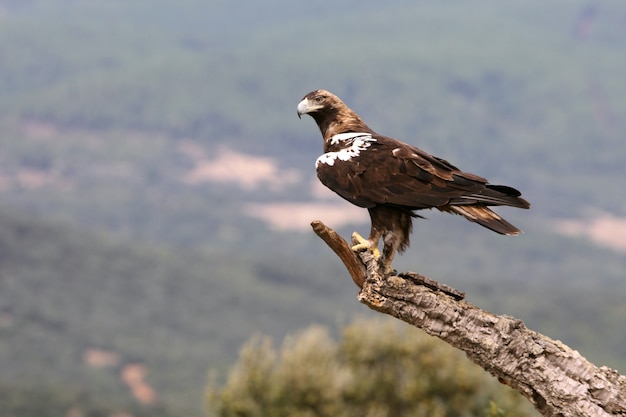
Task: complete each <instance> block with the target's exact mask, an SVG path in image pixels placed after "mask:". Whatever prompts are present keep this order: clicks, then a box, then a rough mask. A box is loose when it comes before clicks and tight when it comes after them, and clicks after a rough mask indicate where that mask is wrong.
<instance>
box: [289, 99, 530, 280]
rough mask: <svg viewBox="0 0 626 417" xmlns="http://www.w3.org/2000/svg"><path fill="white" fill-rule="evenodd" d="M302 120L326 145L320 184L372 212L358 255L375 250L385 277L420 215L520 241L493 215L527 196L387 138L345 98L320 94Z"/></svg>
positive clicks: (302, 109)
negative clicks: (451, 218)
mask: <svg viewBox="0 0 626 417" xmlns="http://www.w3.org/2000/svg"><path fill="white" fill-rule="evenodd" d="M297 110H298V117H301V116H302V115H303V114H308V115H310V116H311V117H313V119H314V120H315V122H316V123H317V126H318V127H319V129H320V131H321V132H322V137H323V138H324V154H322V156H320V157H319V158H318V159H317V161H316V163H315V165H316V168H317V176H318V178H319V179H320V181H321V182H322V183H323V184H324V185H325V186H327V187H328V188H330V189H331V190H333V191H334V192H336V193H337V194H339V195H340V196H341V197H343V198H344V199H346V200H348V201H349V202H351V203H352V204H355V205H357V206H359V207H364V208H367V209H368V211H369V214H370V218H371V222H372V227H371V231H370V235H369V238H368V239H367V240H365V239H363V238H360V236H358V235H357V237H359V240H360V242H361V243H360V244H358V245H355V246H354V247H353V249H354V250H362V249H366V248H367V249H370V250H372V251H373V252H374V253H375V254H376V255H377V256H379V252H378V242H379V240H380V238H381V237H382V239H383V252H382V258H381V259H380V262H381V265H382V267H383V271H384V272H385V273H389V272H391V271H393V268H392V267H391V262H392V261H393V257H394V255H395V253H396V252H400V253H402V252H403V251H404V250H406V248H407V247H408V246H409V234H410V233H411V230H412V218H413V217H420V216H419V215H417V214H415V211H417V210H423V209H430V208H437V209H439V210H441V211H445V212H448V213H454V214H460V215H461V216H463V217H465V218H466V219H468V220H469V221H472V222H475V223H478V224H480V225H481V226H484V227H486V228H488V229H491V230H493V231H494V232H497V233H500V234H503V235H517V234H519V233H520V230H519V229H518V228H516V227H515V226H513V225H512V224H510V223H509V222H507V221H506V220H504V219H503V218H502V217H500V216H499V215H497V214H496V213H495V212H493V211H491V210H490V209H489V206H512V207H519V208H524V209H527V208H529V207H530V204H529V203H528V202H527V201H526V200H524V199H523V198H521V197H520V195H521V193H520V192H519V191H517V190H516V189H514V188H511V187H507V186H504V185H492V184H489V183H488V182H487V180H486V179H484V178H481V177H479V176H477V175H474V174H470V173H467V172H463V171H461V170H459V169H458V168H456V167H455V166H454V165H452V164H450V163H449V162H448V161H445V160H443V159H441V158H437V157H436V156H432V155H430V154H428V153H426V152H424V151H423V150H421V149H418V148H416V147H414V146H411V145H408V144H406V143H403V142H400V141H398V140H396V139H393V138H390V137H387V136H383V135H380V134H378V133H376V132H374V131H373V130H372V129H370V128H369V127H368V126H367V125H366V124H365V122H363V120H361V118H360V117H359V116H358V115H357V114H356V113H355V112H354V111H352V110H351V109H350V108H348V106H346V105H345V104H344V103H343V102H342V101H341V99H339V97H337V96H335V95H334V94H332V93H330V92H328V91H325V90H316V91H313V92H311V93H309V94H307V95H306V96H304V98H303V99H302V101H301V102H300V103H299V104H298V109H297Z"/></svg>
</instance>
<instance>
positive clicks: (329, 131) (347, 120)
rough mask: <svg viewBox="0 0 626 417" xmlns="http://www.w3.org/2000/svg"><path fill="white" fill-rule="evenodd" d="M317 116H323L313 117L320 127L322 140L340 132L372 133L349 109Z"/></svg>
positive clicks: (326, 139)
mask: <svg viewBox="0 0 626 417" xmlns="http://www.w3.org/2000/svg"><path fill="white" fill-rule="evenodd" d="M346 110H347V111H346ZM319 116H323V117H314V118H315V121H316V122H317V126H318V127H319V128H320V132H321V133H322V137H323V138H324V142H328V141H329V140H330V138H332V137H333V136H335V135H338V134H340V133H348V132H363V133H374V131H373V130H372V129H370V128H369V127H368V126H367V125H366V124H365V122H364V121H363V120H361V118H360V117H359V116H358V115H357V114H356V113H354V112H353V111H350V110H349V109H345V110H338V111H336V112H333V113H330V114H328V113H327V114H325V115H319Z"/></svg>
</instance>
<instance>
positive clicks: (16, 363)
mask: <svg viewBox="0 0 626 417" xmlns="http://www.w3.org/2000/svg"><path fill="white" fill-rule="evenodd" d="M276 255H277V256H278V253H277V254H276ZM277 261H279V262H277ZM307 262H308V261H307V260H297V259H294V258H291V259H289V260H288V263H287V264H281V263H280V260H279V259H260V258H255V257H254V256H253V255H251V256H246V255H238V254H224V253H221V254H220V253H213V254H211V253H196V254H193V253H189V252H187V253H185V252H182V251H171V250H166V249H164V248H147V247H144V248H141V247H136V246H133V245H131V244H130V243H128V242H120V241H114V240H111V239H107V238H103V237H102V236H98V235H93V234H89V233H84V232H80V231H77V230H75V229H74V228H72V227H68V226H63V225H58V224H51V223H47V222H43V221H40V220H35V219H33V218H31V217H28V216H23V215H20V214H16V213H15V212H12V211H8V210H6V209H3V210H0V294H2V297H0V334H2V335H3V337H1V338H0V367H2V370H3V371H2V379H3V381H4V382H5V383H6V382H7V381H12V383H14V384H15V385H16V386H19V385H23V384H26V383H33V382H36V384H37V385H54V384H57V385H58V384H61V385H63V386H65V387H66V389H70V388H73V389H75V390H87V391H89V392H97V393H98V395H97V396H98V398H100V399H103V400H111V401H112V402H113V403H115V402H116V401H118V402H119V400H120V398H126V399H127V401H131V399H132V396H131V394H132V391H131V388H132V386H130V387H129V384H130V383H128V382H124V380H122V377H121V376H122V375H126V374H127V373H129V372H135V374H137V375H139V376H140V378H139V380H140V381H141V380H143V382H141V384H143V389H144V391H145V388H148V389H149V390H153V391H154V393H153V394H145V393H144V395H147V396H144V397H140V398H138V400H140V401H143V402H145V403H148V404H151V403H154V404H156V405H159V404H166V405H169V406H174V409H176V407H179V408H182V409H185V407H188V409H191V410H196V411H197V410H199V408H200V404H201V392H202V387H203V385H204V383H205V379H206V373H207V371H208V369H209V368H216V369H225V367H226V366H227V365H228V363H229V361H230V360H234V358H235V356H236V352H237V350H238V347H239V346H240V344H241V343H243V341H244V340H246V339H247V338H248V337H249V336H250V335H251V334H253V333H255V332H263V333H269V334H273V335H275V336H282V335H284V334H285V332H287V331H290V330H291V331H293V330H296V329H298V328H300V327H303V326H306V325H308V324H310V323H313V322H324V323H326V324H332V323H333V322H334V321H335V320H336V317H337V316H336V314H337V311H344V312H345V313H347V312H349V311H350V310H354V309H355V307H358V306H357V305H356V304H354V303H346V308H340V309H338V310H335V309H334V308H323V307H322V306H323V305H326V304H329V303H331V304H333V305H341V302H342V299H345V298H348V299H350V298H351V297H350V294H351V293H350V291H346V290H348V289H351V288H350V286H349V285H351V284H349V283H348V281H347V280H346V281H345V285H343V286H342V285H341V284H337V283H333V282H332V281H334V278H332V274H330V273H329V271H331V270H332V269H329V268H325V267H319V266H318V267H316V269H317V270H318V271H320V277H318V278H320V279H321V280H328V281H331V280H332V281H331V282H328V283H327V284H326V285H327V286H328V287H329V288H335V290H336V291H335V292H333V293H330V294H327V295H325V296H324V297H322V296H321V295H316V294H319V292H320V291H321V290H322V289H323V290H324V292H326V290H327V289H328V288H325V287H323V285H324V284H322V283H321V282H308V277H309V275H308V274H306V273H304V272H303V270H304V269H306V267H305V265H307ZM290 266H293V268H294V269H293V270H290V269H289V268H290ZM326 273H328V276H327V275H326ZM352 292H353V291H352ZM133 367H134V368H133ZM134 380H135V381H136V380H137V378H135V379H134ZM140 388H141V386H140ZM113 399H115V400H113Z"/></svg>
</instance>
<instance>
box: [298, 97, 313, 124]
mask: <svg viewBox="0 0 626 417" xmlns="http://www.w3.org/2000/svg"><path fill="white" fill-rule="evenodd" d="M297 110H298V118H299V119H301V118H302V115H303V114H307V113H308V112H309V111H310V110H311V109H310V108H309V99H308V98H305V99H303V100H302V101H301V102H300V103H298V108H297Z"/></svg>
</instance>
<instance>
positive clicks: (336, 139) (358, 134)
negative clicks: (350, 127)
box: [330, 132, 372, 145]
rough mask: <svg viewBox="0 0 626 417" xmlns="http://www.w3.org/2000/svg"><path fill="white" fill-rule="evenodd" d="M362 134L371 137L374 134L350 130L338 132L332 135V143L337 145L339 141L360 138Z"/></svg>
mask: <svg viewBox="0 0 626 417" xmlns="http://www.w3.org/2000/svg"><path fill="white" fill-rule="evenodd" d="M361 136H367V137H369V138H370V139H371V138H372V135H371V134H369V133H363V132H348V133H338V134H336V135H335V136H332V137H331V138H330V144H331V145H336V144H338V143H339V142H344V141H346V140H350V139H354V138H359V137H361Z"/></svg>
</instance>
